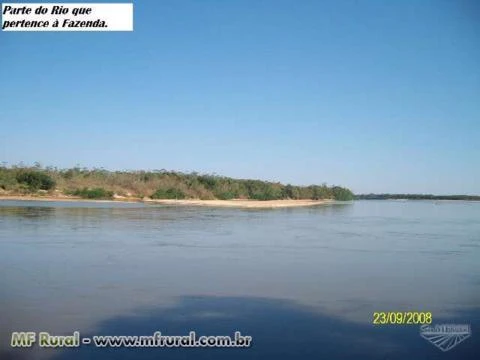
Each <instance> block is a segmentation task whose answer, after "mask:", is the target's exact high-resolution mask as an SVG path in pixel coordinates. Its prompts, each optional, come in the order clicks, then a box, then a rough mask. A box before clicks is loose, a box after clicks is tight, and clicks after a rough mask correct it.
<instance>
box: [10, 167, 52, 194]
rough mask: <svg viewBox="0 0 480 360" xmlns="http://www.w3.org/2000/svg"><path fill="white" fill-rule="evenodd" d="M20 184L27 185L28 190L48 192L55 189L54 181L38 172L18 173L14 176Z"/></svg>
mask: <svg viewBox="0 0 480 360" xmlns="http://www.w3.org/2000/svg"><path fill="white" fill-rule="evenodd" d="M16 179H17V181H18V182H19V183H20V184H25V185H27V186H28V187H29V188H30V190H33V191H36V190H50V189H53V188H54V187H55V185H56V184H55V181H54V180H53V179H52V178H51V177H50V176H48V175H47V174H45V173H43V172H40V171H20V172H19V173H18V174H17V176H16Z"/></svg>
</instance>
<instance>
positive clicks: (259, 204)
mask: <svg viewBox="0 0 480 360" xmlns="http://www.w3.org/2000/svg"><path fill="white" fill-rule="evenodd" d="M1 200H16V201H69V202H128V203H131V202H139V203H145V204H161V205H177V206H210V207H230V208H235V207H236V208H256V209H262V208H264V209H269V208H287V207H304V206H318V205H325V204H330V203H332V202H334V200H267V201H260V200H243V199H235V200H195V199H192V200H169V199H158V200H154V199H150V198H144V199H138V198H127V197H117V198H115V199H112V200H95V199H81V198H77V197H73V196H19V195H12V196H9V195H2V196H0V201H1Z"/></svg>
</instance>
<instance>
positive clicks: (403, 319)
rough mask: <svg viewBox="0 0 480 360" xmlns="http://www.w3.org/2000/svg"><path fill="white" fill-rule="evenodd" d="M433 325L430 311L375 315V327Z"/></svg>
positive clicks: (378, 313) (390, 312) (379, 312)
mask: <svg viewBox="0 0 480 360" xmlns="http://www.w3.org/2000/svg"><path fill="white" fill-rule="evenodd" d="M431 323H432V313H431V312H429V311H426V312H423V311H376V312H374V313H373V324H374V325H423V324H431Z"/></svg>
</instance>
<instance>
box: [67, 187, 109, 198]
mask: <svg viewBox="0 0 480 360" xmlns="http://www.w3.org/2000/svg"><path fill="white" fill-rule="evenodd" d="M71 194H72V195H75V196H80V197H81V198H84V199H111V198H112V197H113V191H108V190H105V189H104V188H94V189H89V188H83V189H77V190H75V191H73V192H72V193H71Z"/></svg>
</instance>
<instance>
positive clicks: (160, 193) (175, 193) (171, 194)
mask: <svg viewBox="0 0 480 360" xmlns="http://www.w3.org/2000/svg"><path fill="white" fill-rule="evenodd" d="M151 197H152V199H185V193H184V192H183V191H182V190H180V189H175V188H168V189H158V190H157V191H155V193H153V194H152V196H151Z"/></svg>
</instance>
